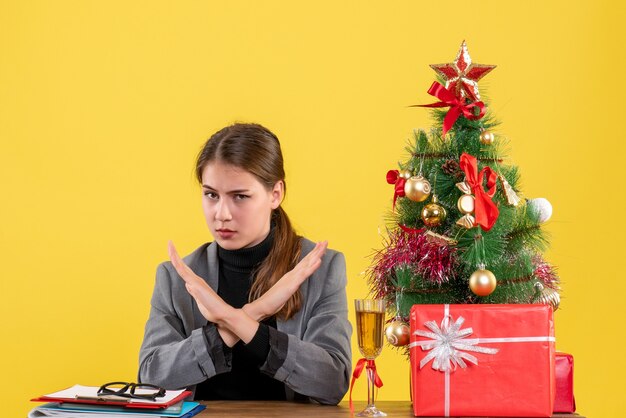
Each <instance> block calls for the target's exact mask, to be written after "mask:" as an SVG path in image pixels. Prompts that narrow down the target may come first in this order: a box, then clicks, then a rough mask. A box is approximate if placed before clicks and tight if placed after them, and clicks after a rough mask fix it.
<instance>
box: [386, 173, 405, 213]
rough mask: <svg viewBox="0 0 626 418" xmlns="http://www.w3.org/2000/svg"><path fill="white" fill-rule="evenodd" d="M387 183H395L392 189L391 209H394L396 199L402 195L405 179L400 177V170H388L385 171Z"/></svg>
mask: <svg viewBox="0 0 626 418" xmlns="http://www.w3.org/2000/svg"><path fill="white" fill-rule="evenodd" d="M387 183H389V184H395V188H394V191H393V209H394V210H395V209H396V200H397V199H398V197H404V196H405V194H404V184H405V183H406V179H405V178H402V177H400V172H399V171H398V170H389V171H387Z"/></svg>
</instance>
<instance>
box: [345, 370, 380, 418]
mask: <svg viewBox="0 0 626 418" xmlns="http://www.w3.org/2000/svg"><path fill="white" fill-rule="evenodd" d="M365 366H367V369H368V370H371V371H372V374H373V375H374V385H375V386H376V387H377V388H379V387H381V386H382V385H383V381H382V380H380V376H378V373H377V372H376V363H374V360H368V359H366V358H362V359H361V360H359V361H357V363H356V366H355V367H354V371H353V372H352V381H351V382H350V412H354V407H353V406H352V387H353V386H354V382H355V381H356V379H358V378H359V377H360V376H361V373H363V367H365ZM372 396H374V394H372Z"/></svg>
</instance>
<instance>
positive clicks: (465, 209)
mask: <svg viewBox="0 0 626 418" xmlns="http://www.w3.org/2000/svg"><path fill="white" fill-rule="evenodd" d="M456 207H457V208H458V209H459V212H461V213H463V214H466V215H467V214H468V213H473V212H474V196H472V195H471V194H464V195H462V196H461V197H459V200H457V202H456Z"/></svg>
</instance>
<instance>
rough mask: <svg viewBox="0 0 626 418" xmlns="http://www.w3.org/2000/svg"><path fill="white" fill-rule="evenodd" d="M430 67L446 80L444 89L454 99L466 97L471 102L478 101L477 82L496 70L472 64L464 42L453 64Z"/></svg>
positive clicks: (488, 66) (432, 65)
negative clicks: (451, 94)
mask: <svg viewBox="0 0 626 418" xmlns="http://www.w3.org/2000/svg"><path fill="white" fill-rule="evenodd" d="M430 67H431V68H432V69H433V70H435V71H436V72H437V73H438V74H439V75H441V76H442V77H443V78H444V79H445V80H446V88H447V89H448V90H451V91H452V92H453V93H454V94H455V95H456V97H458V98H460V99H462V98H465V97H468V98H469V99H470V100H471V101H473V102H475V101H478V100H480V94H479V92H478V80H480V79H481V78H483V77H484V76H485V75H486V74H487V73H488V72H490V71H491V70H493V69H494V68H496V66H495V65H483V64H475V63H473V62H472V58H471V57H470V55H469V52H468V50H467V44H466V43H465V41H463V42H462V43H461V48H459V52H458V53H457V55H456V58H455V59H454V62H450V63H447V64H431V65H430Z"/></svg>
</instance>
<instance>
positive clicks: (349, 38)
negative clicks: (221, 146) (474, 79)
mask: <svg viewBox="0 0 626 418" xmlns="http://www.w3.org/2000/svg"><path fill="white" fill-rule="evenodd" d="M613 3H614V4H613ZM613 3H610V2H602V1H581V2H567V1H554V2H540V1H526V2H521V1H518V2H503V1H480V2H473V3H472V2H467V1H448V2H438V1H393V2H370V1H346V2H339V1H323V2H320V1H315V2H313V1H311V2H274V1H266V2H255V1H249V2H246V1H230V2H208V1H178V2H173V1H172V2H170V1H156V0H151V1H142V2H129V1H100V2H97V1H84V0H80V1H29V2H24V1H13V2H9V1H2V2H1V3H0V4H1V6H0V42H1V43H0V60H1V61H0V141H1V142H0V144H1V148H0V191H1V193H2V197H1V199H0V257H1V263H2V266H1V269H0V275H1V276H0V277H1V286H2V288H1V293H0V295H1V303H0V321H1V327H2V328H1V330H0V332H1V335H2V344H1V345H0V354H1V355H0V370H1V373H2V377H1V378H0V381H1V382H2V383H1V387H0V397H1V398H2V411H3V412H2V415H3V416H7V417H8V416H15V417H19V416H25V414H26V412H27V410H29V409H30V408H32V407H34V406H35V404H33V403H30V402H29V401H28V400H29V399H30V398H31V397H34V396H36V395H41V394H43V393H49V392H52V391H55V390H57V389H61V388H64V387H67V386H70V385H72V384H75V383H82V384H88V385H98V384H101V383H103V382H107V381H111V380H120V379H122V380H123V379H130V380H132V379H134V378H135V376H136V367H137V352H138V349H139V345H140V343H141V340H142V336H143V327H144V323H145V319H146V317H147V314H148V309H149V299H150V295H151V292H152V286H153V281H154V275H155V271H156V266H157V264H158V263H159V262H161V261H163V260H165V259H166V257H167V253H166V243H167V240H168V239H172V240H173V241H174V242H175V243H176V245H177V246H178V248H179V250H180V251H181V253H185V254H187V253H189V252H190V251H192V250H193V249H195V248H197V247H198V246H199V245H201V244H202V243H203V242H206V241H209V240H211V237H210V235H209V233H208V230H207V228H206V226H205V223H204V219H203V216H202V213H201V207H200V190H199V188H198V186H197V185H196V184H195V183H194V180H193V176H192V171H193V163H194V157H195V155H196V153H197V151H198V150H199V147H200V146H201V145H202V143H203V142H204V140H205V139H206V138H207V137H208V136H209V135H210V134H212V133H213V132H214V131H216V130H217V129H219V128H221V127H222V126H224V125H226V124H229V123H231V122H233V121H256V122H260V123H262V124H265V125H266V126H268V127H269V128H270V129H272V130H273V131H274V132H275V133H276V134H277V135H278V136H279V138H281V141H282V144H283V152H284V155H285V158H286V169H287V182H288V186H289V187H288V195H287V200H286V202H285V207H286V209H287V211H288V213H289V214H290V216H291V218H292V220H293V221H294V223H295V225H296V227H297V229H298V231H299V232H300V233H302V234H304V235H306V236H307V237H309V238H311V239H314V240H322V239H328V240H329V241H330V245H331V247H333V248H336V249H339V250H341V251H343V252H344V253H345V255H346V258H347V262H348V277H349V285H348V297H349V299H350V300H352V299H353V298H358V297H364V296H366V295H367V286H366V283H365V280H364V278H363V276H361V274H360V273H361V272H362V271H363V270H364V269H365V268H366V267H367V265H368V262H369V259H368V256H369V255H370V254H371V253H372V251H373V249H375V248H380V244H381V241H380V237H379V235H378V228H379V226H380V227H382V226H383V224H384V222H383V219H384V216H385V214H386V212H387V211H388V210H389V208H390V205H391V196H392V187H391V186H389V185H387V184H386V182H385V173H386V171H387V170H388V169H391V168H394V167H395V165H396V162H397V161H398V160H401V159H404V157H405V154H404V146H405V144H406V141H407V139H408V138H409V136H410V133H411V130H412V129H413V128H418V127H430V126H431V124H432V121H431V120H430V119H429V116H428V111H426V110H424V109H415V108H408V107H407V106H408V105H411V104H416V103H429V102H431V101H432V100H433V99H432V98H431V97H430V96H428V95H427V94H426V90H427V89H428V87H429V86H430V84H431V82H432V81H433V80H434V77H435V73H434V72H433V71H432V70H431V69H430V68H429V67H428V64H431V63H442V62H449V61H451V60H452V59H453V58H454V57H455V55H456V52H457V50H458V47H459V44H460V43H461V41H462V40H463V39H466V40H467V42H468V46H469V51H470V54H471V56H472V58H473V59H474V60H475V61H476V62H478V63H484V64H497V65H498V68H497V69H496V70H494V71H493V72H492V73H491V74H489V75H488V76H487V77H486V78H485V79H484V80H483V82H481V91H482V92H483V93H484V94H486V95H488V97H489V98H490V100H491V109H492V110H493V111H494V112H495V115H496V116H497V117H498V118H499V119H500V120H501V121H502V125H501V126H500V127H499V128H498V132H499V133H500V134H502V135H506V136H507V137H508V138H510V140H511V143H512V152H511V153H510V157H511V158H512V160H513V161H514V162H515V163H516V164H517V165H519V166H520V168H521V171H522V180H523V191H524V193H525V196H527V197H547V198H548V199H549V200H550V201H551V202H552V204H553V206H554V215H553V218H552V220H551V221H550V222H549V223H548V224H547V225H546V226H547V228H548V230H549V231H550V232H551V234H552V237H553V238H552V249H551V250H550V252H549V253H548V255H547V256H548V259H549V260H550V261H551V262H553V263H554V264H556V265H557V266H558V267H559V272H560V275H561V278H562V281H563V300H562V309H560V310H559V311H558V312H557V314H556V327H557V348H559V349H560V350H562V351H566V352H570V353H573V354H574V356H575V360H576V367H575V371H576V373H575V378H576V381H575V389H576V396H577V401H578V405H579V411H580V412H581V413H583V414H586V415H587V416H590V417H596V418H597V417H612V416H617V415H618V414H620V413H622V412H623V410H624V407H625V406H626V401H625V400H624V399H626V398H624V396H623V395H624V383H623V379H624V374H626V367H625V364H624V363H625V361H624V356H623V352H624V343H626V339H625V338H624V335H623V329H624V314H623V305H624V299H626V284H625V283H624V279H623V278H624V274H623V268H622V265H621V264H622V263H620V261H623V257H624V252H623V251H624V245H623V240H624V233H625V232H626V231H625V228H624V219H625V217H626V212H625V211H624V193H626V191H625V189H624V170H623V163H622V159H623V158H624V151H625V147H624V135H623V132H624V127H623V118H624V116H623V103H624V96H625V93H626V90H625V89H624V83H623V79H622V78H623V73H624V65H625V64H626V62H625V59H624V38H625V36H624V35H626V30H625V29H624V23H623V22H624V17H625V16H624V13H623V12H622V11H620V10H619V9H618V6H617V5H618V4H619V2H613ZM350 315H351V319H352V320H353V312H352V311H351V312H350ZM355 350H356V347H355ZM354 356H355V358H358V352H357V351H355V352H354ZM379 370H380V374H381V376H382V378H383V381H384V382H385V386H384V387H383V388H382V390H381V391H380V396H379V399H382V400H392V399H398V400H407V399H408V397H409V390H408V386H409V384H408V377H409V365H408V362H407V361H406V360H405V359H404V357H402V356H401V355H400V354H398V353H397V352H396V351H395V350H392V349H389V348H386V349H385V351H384V352H383V355H382V357H381V359H380V361H379ZM357 386H358V388H357V389H356V397H357V398H358V399H363V398H364V397H365V383H364V382H359V383H358V385H357ZM7 405H8V409H7Z"/></svg>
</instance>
